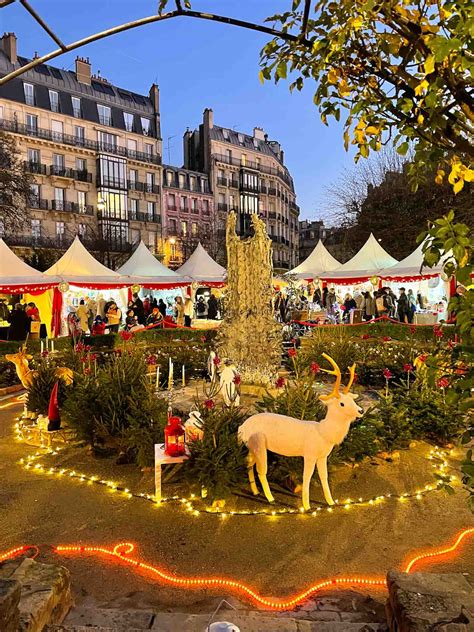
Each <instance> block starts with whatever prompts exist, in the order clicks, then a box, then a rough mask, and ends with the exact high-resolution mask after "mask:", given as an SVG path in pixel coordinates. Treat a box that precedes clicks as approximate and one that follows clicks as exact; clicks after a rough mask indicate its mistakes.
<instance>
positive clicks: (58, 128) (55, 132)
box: [51, 121, 64, 142]
mask: <svg viewBox="0 0 474 632" xmlns="http://www.w3.org/2000/svg"><path fill="white" fill-rule="evenodd" d="M51 131H52V136H53V139H54V140H59V141H60V142H62V140H63V131H64V129H63V124H62V122H61V121H51Z"/></svg>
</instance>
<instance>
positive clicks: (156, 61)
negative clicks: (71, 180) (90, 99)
mask: <svg viewBox="0 0 474 632" xmlns="http://www.w3.org/2000/svg"><path fill="white" fill-rule="evenodd" d="M31 4H32V5H33V6H34V8H35V9H36V10H37V11H38V12H39V13H40V14H41V16H42V17H43V18H44V19H45V20H46V22H47V23H48V24H49V25H50V26H51V27H52V28H53V29H54V30H55V31H56V33H57V34H58V35H59V37H60V38H61V39H62V40H63V41H66V42H68V43H69V42H71V41H75V40H78V39H80V38H82V37H86V36H87V35H90V34H92V33H93V32H95V31H99V30H102V29H106V28H110V27H112V26H115V25H117V24H120V23H123V22H126V21H129V20H132V19H137V18H139V17H144V16H147V15H151V14H153V13H155V12H156V8H157V5H158V0H31ZM172 4H173V3H172ZM192 5H193V8H194V9H198V10H201V11H209V12H214V13H219V14H221V15H230V16H233V17H238V18H242V19H246V20H248V21H260V22H261V21H263V19H264V18H265V17H267V16H269V15H272V14H274V13H277V12H279V11H283V10H286V9H287V8H288V7H289V6H291V0H219V1H216V0H193V2H192ZM0 29H1V31H2V33H3V32H4V31H14V32H15V33H16V35H17V37H18V53H19V54H20V55H24V56H25V57H31V56H33V54H34V53H35V51H38V53H39V54H40V55H42V54H44V53H46V52H50V51H52V50H54V49H55V48H57V46H56V44H55V43H54V42H53V41H52V40H51V39H50V38H49V37H48V35H47V34H46V33H45V32H44V31H42V30H41V28H40V27H39V26H38V25H37V24H36V23H35V21H34V20H33V18H32V17H31V16H30V15H29V14H28V13H27V12H26V10H25V9H24V8H23V7H22V6H21V5H20V4H19V3H14V4H12V5H9V6H8V7H6V8H5V9H2V10H0ZM268 39H269V37H267V36H266V35H264V34H263V33H256V32H254V31H250V30H246V29H240V28H236V27H233V26H228V25H225V24H214V23H211V22H207V21H201V20H194V19H190V18H184V17H183V18H176V19H172V20H169V21H164V22H161V23H157V24H151V25H147V26H143V27H140V28H138V29H133V30H131V31H128V32H126V33H121V34H119V35H114V36H112V37H109V38H107V39H104V40H101V41H99V42H96V43H93V44H89V45H88V46H85V47H83V48H80V49H77V50H76V51H73V52H72V53H68V54H66V55H63V56H61V57H58V58H56V59H54V60H52V62H50V63H51V64H52V65H56V66H59V67H63V68H66V69H73V68H74V59H75V57H76V55H78V54H79V55H84V56H87V57H89V58H90V60H91V63H92V69H93V72H97V70H100V72H101V74H102V76H104V77H105V78H107V79H108V80H109V81H111V82H112V83H114V84H116V85H118V86H122V87H124V88H128V89H130V90H133V91H135V92H140V93H143V94H147V93H148V89H149V87H150V84H151V83H152V82H153V81H155V82H156V83H157V84H158V85H159V87H160V91H161V120H162V135H163V160H164V161H166V162H167V161H168V144H169V156H170V159H171V162H172V164H177V165H180V164H182V159H183V156H182V135H183V133H184V131H185V130H186V127H188V126H189V127H190V128H195V127H197V125H198V124H199V123H200V121H201V120H202V111H203V110H204V108H205V107H211V108H212V109H213V110H214V121H215V123H216V124H218V125H222V126H225V127H231V128H232V127H235V128H236V129H238V130H239V131H243V132H247V133H252V129H253V127H254V126H260V127H263V128H264V129H265V130H266V131H267V132H268V134H269V137H270V138H272V139H276V140H278V141H280V143H281V144H282V147H283V149H284V150H285V156H286V158H285V160H286V164H287V166H288V168H289V169H290V171H291V173H292V175H293V177H294V180H295V187H296V192H297V196H298V203H299V205H300V207H301V218H315V219H317V218H319V217H321V216H323V215H324V214H325V213H324V211H325V210H326V205H325V197H326V196H325V187H326V186H327V185H328V184H330V183H331V182H333V181H335V180H336V179H337V177H338V175H339V174H340V172H341V171H342V170H343V168H344V167H346V166H347V167H350V166H351V165H352V164H353V161H352V158H351V157H350V156H349V155H348V154H347V153H346V152H345V151H344V148H343V145H342V132H341V126H339V125H338V124H337V123H336V122H335V121H331V122H330V124H329V127H326V126H324V125H323V124H322V123H321V121H320V119H319V117H318V114H317V111H316V108H315V107H314V105H313V103H312V95H313V90H312V89H311V86H310V84H308V85H307V87H306V89H304V91H303V92H302V93H298V92H294V93H293V94H290V92H289V90H288V82H287V81H281V82H280V83H279V84H278V85H277V86H275V85H274V84H273V83H268V82H266V83H265V85H264V86H262V85H261V84H260V82H259V80H258V71H259V66H258V60H259V52H260V49H261V48H262V46H263V45H264V44H265V42H266V41H268ZM169 137H171V139H170V140H169V143H168V138H169Z"/></svg>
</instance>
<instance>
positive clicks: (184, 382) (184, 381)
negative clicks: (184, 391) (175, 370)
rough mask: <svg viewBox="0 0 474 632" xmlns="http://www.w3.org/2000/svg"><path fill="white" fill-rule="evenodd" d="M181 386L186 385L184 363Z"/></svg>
mask: <svg viewBox="0 0 474 632" xmlns="http://www.w3.org/2000/svg"><path fill="white" fill-rule="evenodd" d="M183 386H186V377H185V373H184V364H183Z"/></svg>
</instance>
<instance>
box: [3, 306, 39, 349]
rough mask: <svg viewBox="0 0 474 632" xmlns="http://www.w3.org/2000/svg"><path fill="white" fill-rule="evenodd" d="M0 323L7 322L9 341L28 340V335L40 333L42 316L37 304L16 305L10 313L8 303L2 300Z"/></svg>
mask: <svg viewBox="0 0 474 632" xmlns="http://www.w3.org/2000/svg"><path fill="white" fill-rule="evenodd" d="M0 321H2V322H7V323H8V324H9V327H8V335H7V337H8V340H20V341H22V340H26V338H27V336H28V334H30V333H35V334H39V333H40V326H41V316H40V312H39V309H38V307H37V306H36V304H35V303H33V302H30V303H15V305H14V306H13V309H12V310H11V311H10V309H9V308H8V304H7V301H6V300H5V299H3V298H2V299H0Z"/></svg>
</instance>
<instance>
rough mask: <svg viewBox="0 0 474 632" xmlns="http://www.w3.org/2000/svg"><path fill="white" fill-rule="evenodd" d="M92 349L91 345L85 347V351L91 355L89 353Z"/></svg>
mask: <svg viewBox="0 0 474 632" xmlns="http://www.w3.org/2000/svg"><path fill="white" fill-rule="evenodd" d="M91 349H92V347H91V345H85V346H84V351H87V353H89V351H90V350H91Z"/></svg>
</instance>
